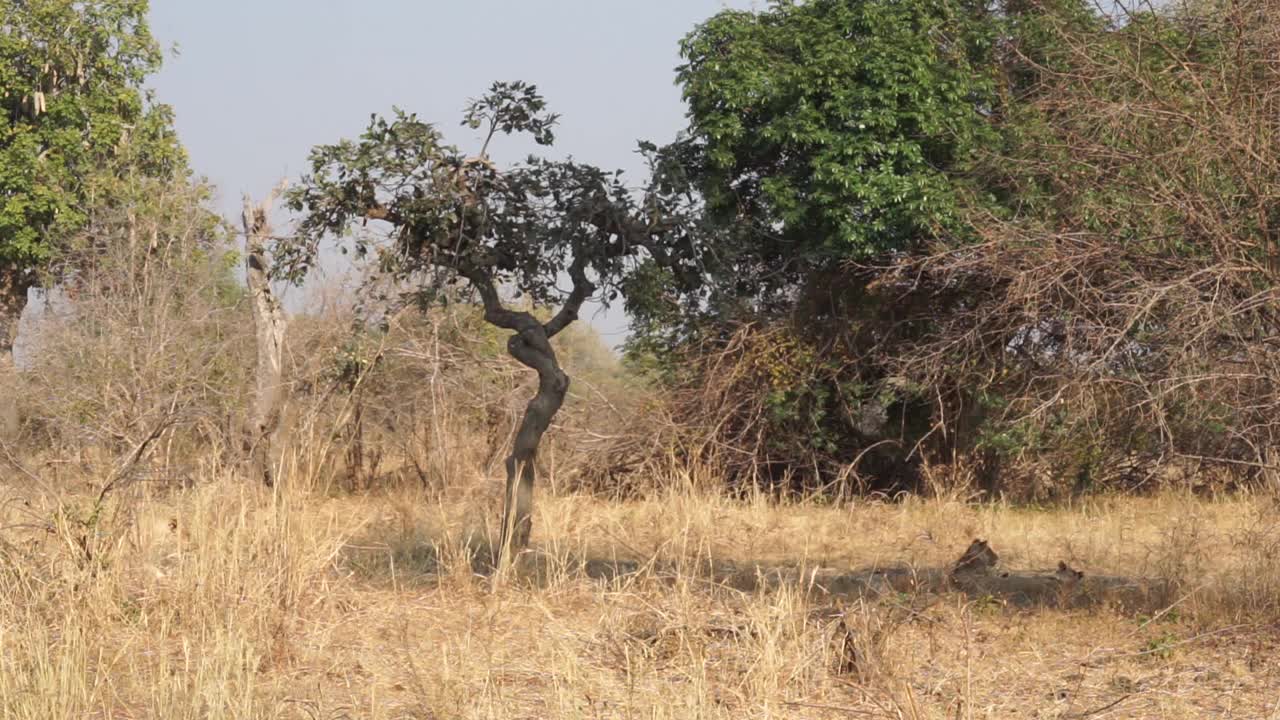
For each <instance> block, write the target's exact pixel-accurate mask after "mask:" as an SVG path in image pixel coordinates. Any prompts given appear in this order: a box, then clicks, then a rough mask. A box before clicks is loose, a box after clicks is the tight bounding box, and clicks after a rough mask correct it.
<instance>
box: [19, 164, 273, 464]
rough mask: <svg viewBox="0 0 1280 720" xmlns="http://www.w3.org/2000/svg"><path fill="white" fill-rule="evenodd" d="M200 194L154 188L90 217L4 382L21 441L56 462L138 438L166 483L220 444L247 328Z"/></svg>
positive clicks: (234, 408)
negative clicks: (137, 204) (141, 204)
mask: <svg viewBox="0 0 1280 720" xmlns="http://www.w3.org/2000/svg"><path fill="white" fill-rule="evenodd" d="M203 200H204V190H203V189H202V188H199V187H183V186H176V187H165V188H162V189H160V190H159V191H158V192H157V194H156V195H155V196H154V197H153V198H152V202H153V203H154V206H153V207H151V208H150V209H149V211H148V212H146V213H142V212H134V211H129V212H127V213H126V214H122V215H120V216H118V217H117V216H115V215H107V216H106V217H100V218H98V219H97V220H95V223H94V225H92V226H91V227H90V229H89V231H88V232H89V233H90V234H91V235H93V236H94V239H95V240H96V242H95V243H93V245H92V247H93V250H92V251H91V252H90V251H85V252H84V254H83V255H80V256H79V257H81V258H82V259H81V261H80V262H79V263H78V267H80V268H81V270H80V271H79V273H78V274H77V276H75V277H74V278H72V280H71V281H69V282H68V283H66V284H64V285H62V286H60V287H59V288H58V289H56V290H55V291H52V292H51V293H50V294H49V295H48V298H49V299H48V301H47V302H46V303H45V304H44V305H43V307H42V308H41V309H42V314H41V317H40V320H39V322H38V325H37V327H36V330H35V332H34V333H33V337H32V338H30V340H29V342H28V347H29V348H31V349H30V350H29V352H28V358H27V360H26V363H25V364H26V367H25V368H24V369H23V371H22V373H21V375H20V377H19V378H17V379H16V380H17V382H19V383H20V387H21V392H20V394H19V398H20V411H21V413H22V416H23V418H24V422H23V436H22V438H21V440H22V443H23V444H24V445H23V447H25V448H26V449H28V450H29V451H32V452H40V453H45V454H46V455H47V457H48V458H49V459H50V461H51V462H55V463H58V462H63V461H66V460H67V459H69V458H71V457H77V458H80V459H82V460H91V459H94V457H95V456H96V459H98V460H107V459H109V458H114V457H116V456H117V455H121V454H124V453H127V452H128V451H130V450H132V449H134V448H137V447H138V446H140V445H142V444H144V443H145V444H151V445H153V446H154V449H155V450H156V451H157V452H156V454H155V458H156V464H155V466H154V467H153V470H154V471H155V472H157V473H160V474H162V475H163V476H165V477H169V478H177V477H179V476H185V475H189V474H190V472H191V469H192V468H191V467H190V462H191V459H192V458H193V457H200V456H204V455H206V454H207V451H208V449H209V448H213V449H214V450H215V453H214V454H215V455H217V454H218V453H219V452H221V451H224V450H226V449H227V448H229V447H231V446H232V444H233V438H234V437H235V433H237V432H238V431H239V429H238V428H237V427H236V421H237V418H239V417H240V416H241V414H242V409H243V407H244V403H245V396H246V388H247V387H249V384H248V381H249V377H250V376H251V372H252V362H253V360H252V352H253V351H252V344H251V340H252V334H251V333H252V329H251V327H250V326H249V322H250V320H249V316H248V314H247V313H246V312H245V308H244V307H243V305H242V304H241V303H240V295H241V290H240V288H239V287H238V285H237V284H236V282H235V278H234V274H233V273H234V263H235V262H236V259H237V258H236V255H235V253H233V252H230V248H229V246H228V244H227V240H228V237H227V236H226V235H225V234H224V233H223V232H222V231H221V229H220V227H219V226H218V223H217V221H216V219H214V217H213V216H212V215H211V214H210V213H209V212H208V211H207V210H206V209H205V208H204V207H203V205H202V202H203ZM121 212H122V213H124V211H121ZM113 234H114V235H113ZM102 235H111V236H112V237H114V238H115V239H116V240H117V241H116V242H105V241H103V238H102V237H100V236H102Z"/></svg>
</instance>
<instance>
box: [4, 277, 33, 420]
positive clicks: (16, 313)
mask: <svg viewBox="0 0 1280 720" xmlns="http://www.w3.org/2000/svg"><path fill="white" fill-rule="evenodd" d="M24 277H25V275H24V273H22V272H21V271H19V270H15V269H7V270H0V374H9V373H14V372H16V371H17V367H16V364H15V362H14V357H13V346H14V344H15V343H16V342H17V340H18V322H19V321H20V320H21V319H22V311H23V310H24V309H26V307H27V290H28V289H29V288H30V284H29V283H27V282H24ZM15 390H16V388H15ZM20 429H21V418H20V417H19V415H18V398H17V397H16V396H15V395H13V394H8V393H6V394H3V395H2V396H0V438H4V439H9V438H12V437H14V436H16V435H17V434H18V431H19V430H20Z"/></svg>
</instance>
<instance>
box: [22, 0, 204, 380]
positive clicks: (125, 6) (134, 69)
mask: <svg viewBox="0 0 1280 720" xmlns="http://www.w3.org/2000/svg"><path fill="white" fill-rule="evenodd" d="M147 6H148V3H147V2H146V0H0V108H2V112H3V120H2V121H0V122H3V125H0V324H3V325H4V327H3V332H0V351H4V353H5V354H6V355H7V354H8V351H9V350H10V348H11V343H12V341H13V332H14V330H15V327H16V320H17V318H18V317H19V316H20V315H21V312H22V308H23V305H24V304H25V300H26V295H27V290H28V289H29V288H30V287H32V286H33V285H34V284H36V283H37V282H39V281H40V280H41V275H42V274H43V273H45V272H46V271H48V270H50V269H51V268H52V267H53V266H54V264H55V263H56V262H57V261H58V260H59V259H60V257H61V256H63V255H64V252H65V251H66V250H67V249H68V243H70V241H71V239H72V238H73V237H75V236H76V235H77V233H78V231H80V230H81V229H83V228H84V227H85V226H86V224H87V223H88V222H89V220H90V218H91V216H92V215H93V213H94V212H96V211H99V210H103V209H105V208H107V207H108V206H110V205H112V204H115V205H117V206H118V205H122V204H127V203H128V202H130V200H131V199H137V198H131V197H130V195H129V192H130V188H131V187H135V185H134V184H132V183H130V182H128V178H129V177H130V176H133V175H138V174H141V175H145V176H151V177H157V178H168V177H175V176H185V173H186V158H185V155H184V153H183V150H182V148H181V146H180V145H179V144H178V142H177V141H176V138H175V136H174V133H173V130H172V116H171V112H170V110H169V108H167V107H165V106H163V105H157V104H154V103H150V102H149V98H148V96H147V93H146V92H145V91H144V89H143V83H144V81H145V79H146V77H147V76H148V75H149V74H151V73H153V72H154V71H156V70H157V69H158V68H159V66H160V60H161V53H160V50H159V47H158V45H157V43H156V41H155V40H154V38H152V36H151V32H150V30H149V28H148V26H147V22H146V15H147ZM81 239H84V236H83V235H81Z"/></svg>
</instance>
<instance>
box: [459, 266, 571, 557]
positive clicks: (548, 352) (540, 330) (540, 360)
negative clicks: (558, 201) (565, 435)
mask: <svg viewBox="0 0 1280 720" xmlns="http://www.w3.org/2000/svg"><path fill="white" fill-rule="evenodd" d="M584 267H585V258H584V256H583V255H582V254H580V253H579V254H578V255H576V256H575V259H574V262H573V264H572V266H571V267H570V268H569V276H570V277H571V278H572V279H573V290H572V291H571V292H570V293H569V297H568V298H567V299H566V300H565V303H564V305H563V306H562V307H561V308H560V311H559V312H558V313H556V315H555V317H553V318H552V319H551V320H550V321H549V322H547V323H546V324H543V323H542V322H540V321H539V320H538V319H537V318H535V317H534V316H533V315H532V314H530V313H527V312H519V311H515V310H510V309H508V308H506V307H505V306H504V305H503V304H502V300H501V299H500V298H499V297H498V291H497V288H496V287H495V286H494V283H493V277H492V275H490V274H489V273H488V272H486V270H485V269H482V268H477V267H474V266H470V267H466V266H464V267H463V268H461V269H460V270H459V272H460V273H461V274H462V275H463V276H464V277H466V278H467V279H468V280H469V281H470V282H471V285H472V287H474V288H475V289H476V291H477V292H478V293H479V294H480V299H481V301H483V303H484V319H485V320H486V321H487V322H489V323H490V324H492V325H496V326H497V327H501V328H506V329H508V330H514V331H515V333H516V334H515V335H512V336H511V338H510V339H509V340H507V352H509V353H510V354H511V357H513V358H515V359H516V360H518V361H519V362H520V363H521V364H522V365H524V366H526V367H529V368H532V369H533V370H535V371H536V372H537V373H538V392H537V393H535V394H534V396H533V399H532V400H530V401H529V405H528V406H527V407H526V408H525V411H524V417H523V418H522V419H521V420H520V427H519V429H517V430H516V436H515V441H514V442H513V443H512V447H511V454H510V455H508V456H507V461H506V467H507V493H506V497H505V498H504V499H503V511H502V539H501V544H500V545H499V548H498V562H499V564H500V565H505V564H506V563H507V562H509V561H510V560H511V558H512V557H513V555H514V554H515V553H518V552H520V551H521V550H523V549H525V548H526V547H528V546H529V536H530V534H531V533H532V531H533V482H534V479H535V477H536V475H537V470H536V468H535V461H536V459H537V456H538V445H539V444H540V443H541V442H542V436H543V434H544V433H546V431H547V428H548V427H550V426H551V420H552V419H553V418H554V417H555V415H556V413H557V412H559V411H560V406H561V405H563V404H564V398H565V395H566V394H568V392H569V376H568V375H566V374H565V372H564V370H562V369H560V363H559V361H558V360H557V359H556V353H555V351H554V350H553V349H552V348H551V338H553V337H555V336H556V335H557V334H558V333H559V332H560V331H561V330H564V329H565V328H566V327H568V326H569V325H570V324H572V323H573V322H574V321H575V320H577V319H578V311H579V310H580V309H581V308H582V303H583V302H585V301H586V299H587V297H588V296H589V295H590V294H591V293H592V292H594V291H595V285H593V284H592V283H591V282H590V281H589V280H588V279H587V276H586V272H585V269H584Z"/></svg>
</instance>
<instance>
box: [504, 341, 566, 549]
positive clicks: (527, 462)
mask: <svg viewBox="0 0 1280 720" xmlns="http://www.w3.org/2000/svg"><path fill="white" fill-rule="evenodd" d="M507 352H509V353H511V357H513V358H515V359H516V360H518V361H520V363H522V364H523V365H525V366H527V367H530V368H533V369H534V370H536V371H537V372H538V392H537V393H536V394H535V395H534V396H533V399H531V400H530V401H529V405H528V406H527V407H526V408H525V411H524V417H523V418H522V419H521V420H520V428H519V429H518V430H517V431H516V436H515V441H514V442H513V443H512V446H511V454H510V455H508V456H507V461H506V467H507V495H506V498H505V502H504V503H503V517H502V553H503V554H504V556H505V555H506V554H508V553H510V552H512V551H513V550H514V551H519V550H522V549H524V548H525V547H528V545H529V534H530V533H531V532H532V530H533V516H532V514H533V481H534V478H535V476H536V470H535V461H536V459H537V455H538V445H539V444H540V443H541V442H542V436H543V434H544V433H546V431H547V428H548V427H550V426H551V420H552V418H554V417H555V414H556V413H557V412H559V410H560V406H561V405H563V404H564V397H565V395H566V394H567V393H568V392H569V376H568V375H566V374H565V372H564V371H563V370H561V369H560V364H559V362H557V360H556V354H555V351H554V350H552V349H551V340H550V338H549V337H548V335H547V332H546V329H545V328H544V327H543V326H542V325H540V324H537V323H535V324H534V325H532V326H530V327H527V328H525V329H524V330H522V331H521V332H520V333H518V334H516V335H513V336H511V339H509V340H508V341H507Z"/></svg>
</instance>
